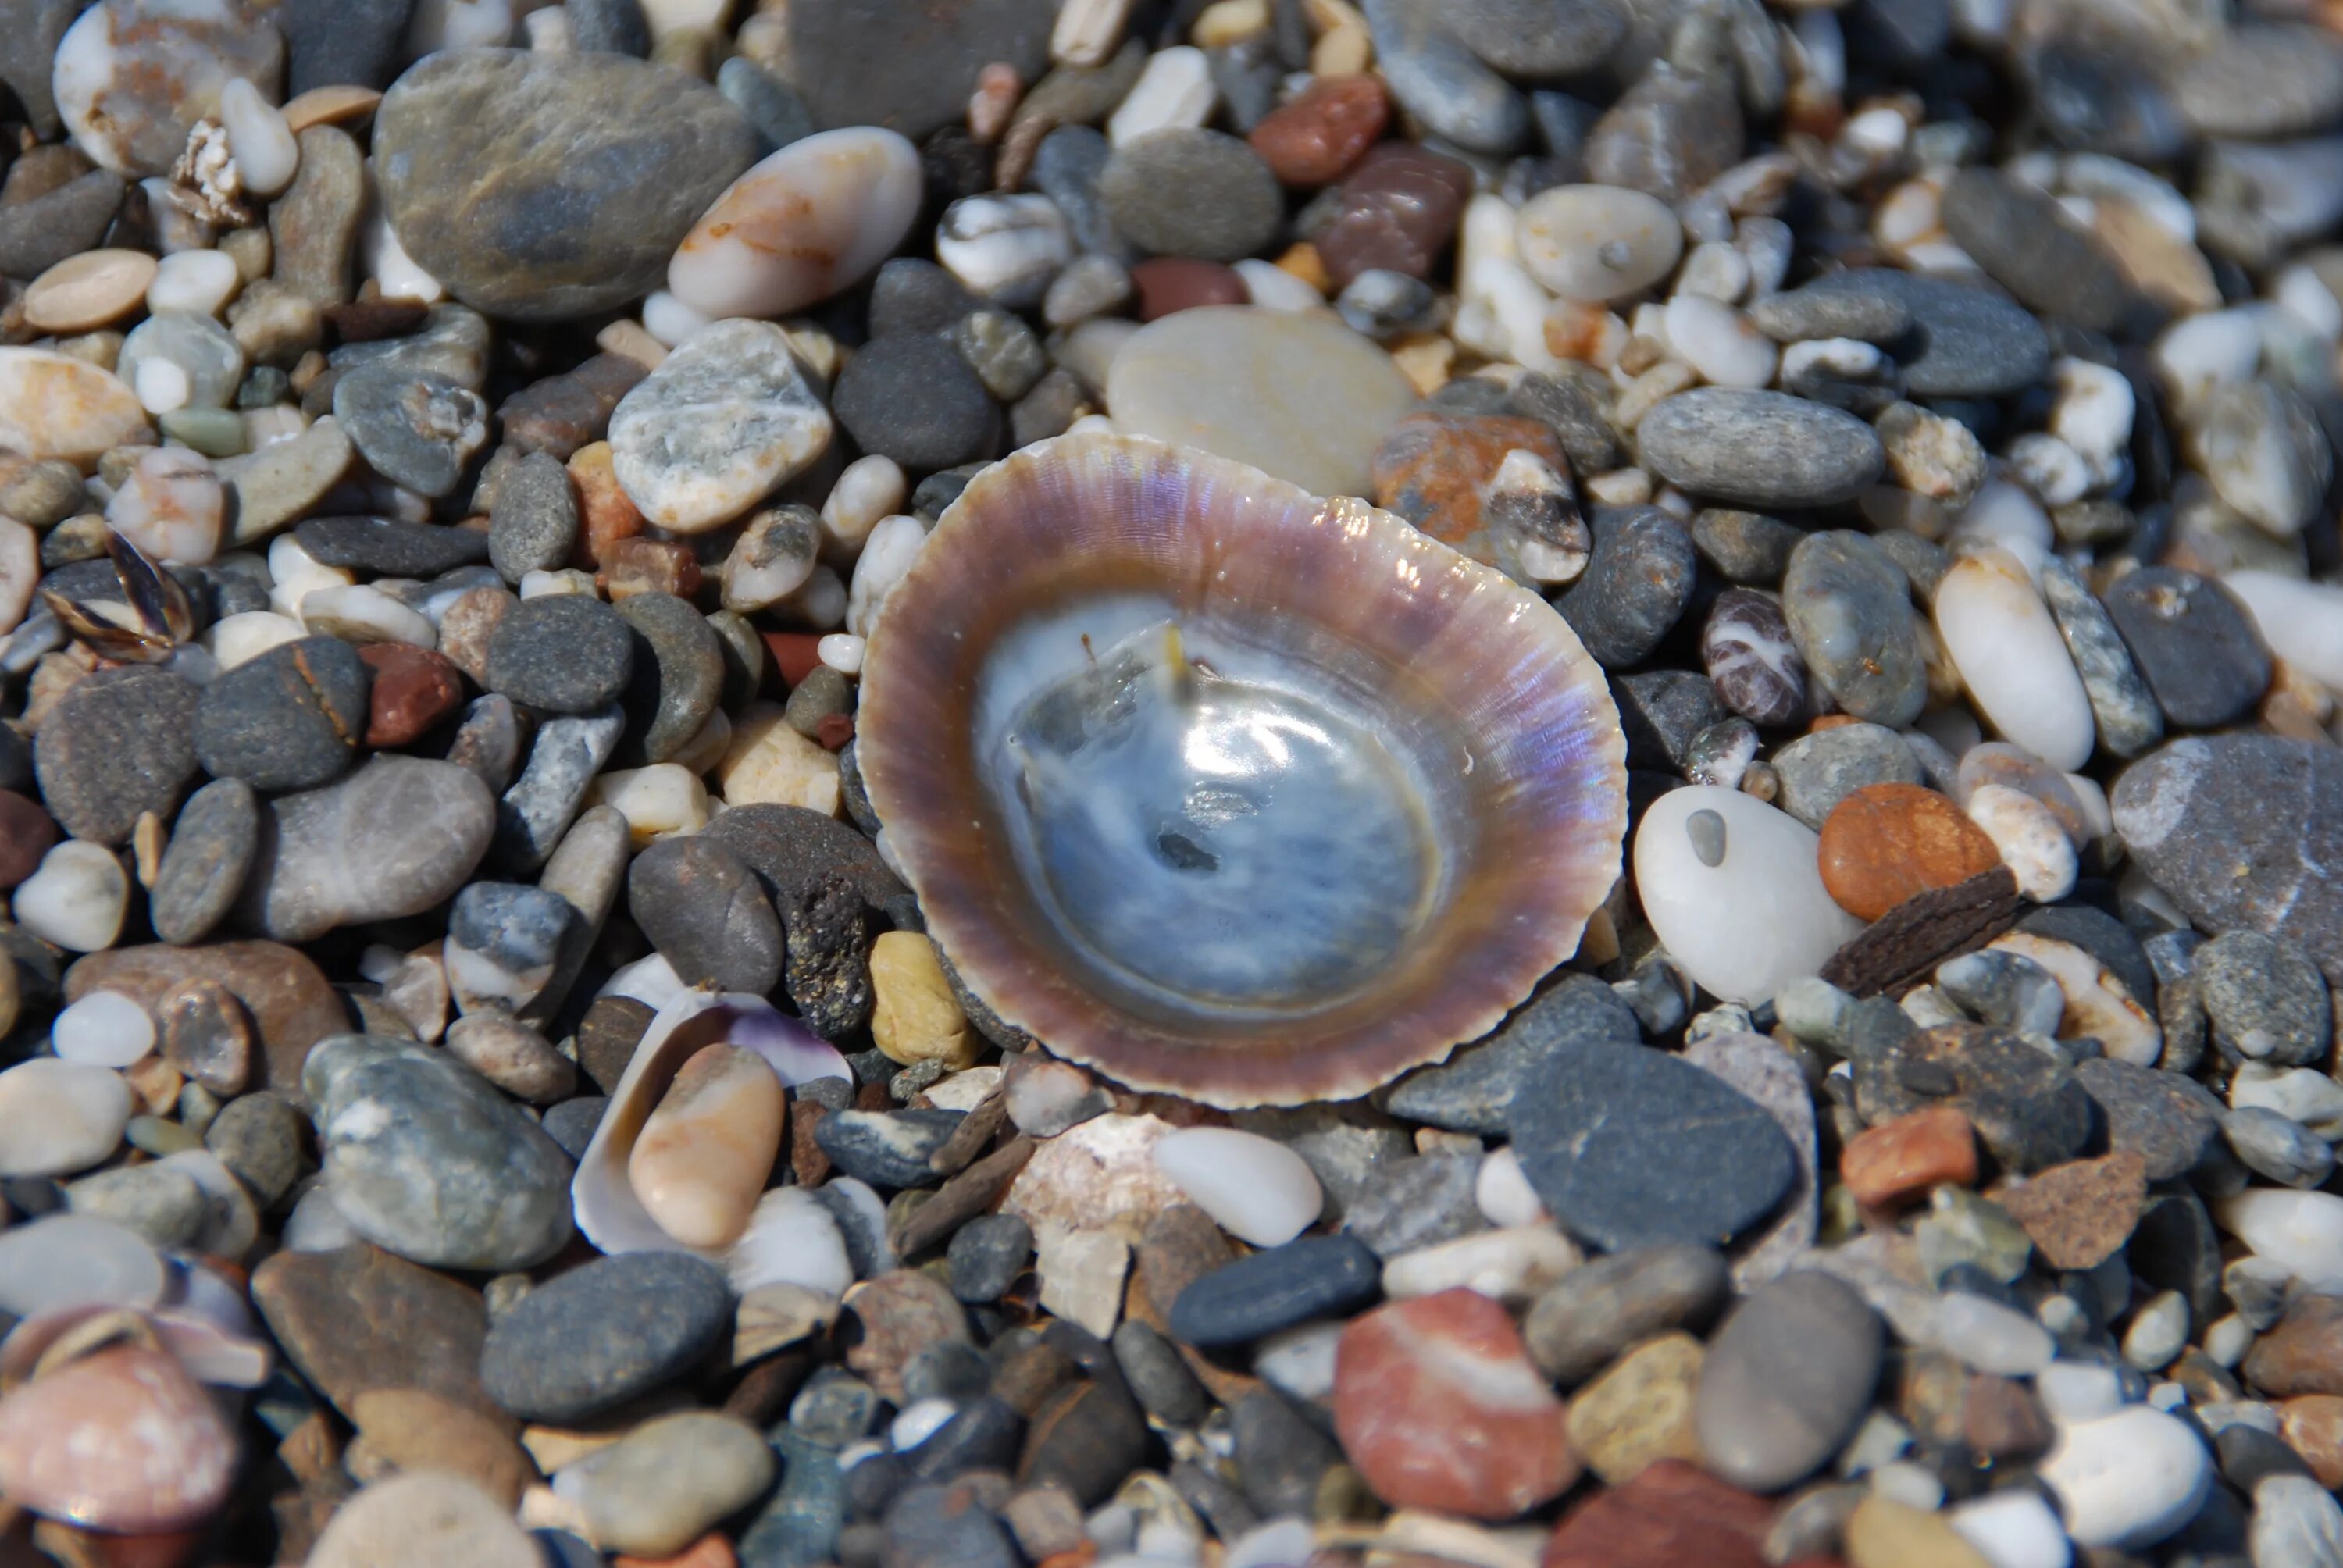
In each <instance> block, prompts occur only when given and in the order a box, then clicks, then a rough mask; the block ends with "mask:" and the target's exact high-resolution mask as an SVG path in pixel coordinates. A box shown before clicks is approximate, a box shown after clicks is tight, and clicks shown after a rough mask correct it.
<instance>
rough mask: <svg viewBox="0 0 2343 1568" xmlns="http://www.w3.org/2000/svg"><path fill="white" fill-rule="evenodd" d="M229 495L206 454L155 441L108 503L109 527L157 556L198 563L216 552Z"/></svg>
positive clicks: (172, 561) (174, 561) (171, 561)
mask: <svg viewBox="0 0 2343 1568" xmlns="http://www.w3.org/2000/svg"><path fill="white" fill-rule="evenodd" d="M225 517H226V492H225V491H224V490H223V489H222V488H221V487H220V482H219V478H218V477H217V476H216V475H215V474H214V473H213V472H212V466H211V464H210V463H208V462H206V460H205V459H204V457H203V456H202V454H200V453H197V452H190V451H188V450H186V448H184V447H156V448H155V449H154V450H152V451H150V452H148V453H147V454H146V455H145V456H144V457H140V458H139V459H138V465H137V467H135V468H133V469H131V471H130V474H129V477H127V478H126V479H124V480H123V482H122V484H121V486H120V487H119V488H117V489H116V491H115V492H114V498H113V499H112V500H111V501H108V502H107V503H106V527H108V528H112V529H113V530H114V531H115V532H116V533H117V534H120V535H121V536H122V537H123V538H126V539H128V540H129V541H130V542H131V543H132V544H134V545H136V546H137V547H138V548H140V549H141V550H143V551H145V552H146V555H147V556H149V557H151V558H154V559H155V560H157V561H161V562H165V563H167V564H173V565H186V566H200V565H202V564H203V563H204V562H206V561H208V560H210V559H211V558H212V557H213V556H214V555H216V553H218V550H219V546H220V527H221V523H222V522H223V520H224V518H225Z"/></svg>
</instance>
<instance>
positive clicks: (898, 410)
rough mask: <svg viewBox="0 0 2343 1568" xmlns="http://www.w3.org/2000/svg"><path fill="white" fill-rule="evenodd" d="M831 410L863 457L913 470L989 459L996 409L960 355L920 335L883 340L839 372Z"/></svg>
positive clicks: (998, 415)
mask: <svg viewBox="0 0 2343 1568" xmlns="http://www.w3.org/2000/svg"><path fill="white" fill-rule="evenodd" d="M831 407H832V410H833V411H834V412H835V413H836V415H837V416H838V421H839V423H840V424H841V425H843V426H845V427H846V431H847V434H849V435H850V436H851V437H854V440H855V442H856V444H857V445H858V446H860V447H861V448H862V449H863V450H864V451H865V452H875V453H878V454H880V456H882V457H891V458H893V459H894V460H895V461H896V462H898V463H900V464H901V465H903V467H906V468H909V469H910V470H912V471H913V472H915V473H927V472H930V471H932V470H934V469H937V468H949V467H953V466H955V465H956V464H960V463H966V462H970V461H973V460H975V459H977V458H980V457H986V456H988V455H990V452H991V450H992V447H993V443H994V442H995V441H996V440H997V439H998V438H999V436H1000V431H1001V408H1000V406H999V405H998V404H996V403H995V402H993V400H992V397H991V394H990V393H988V392H987V391H985V389H984V383H983V382H982V381H981V380H980V379H979V378H978V377H977V374H976V372H975V371H974V370H972V369H970V367H969V364H968V361H967V360H965V359H963V358H962V357H960V353H959V352H958V350H956V349H954V348H953V347H952V346H951V345H950V344H949V343H945V342H943V341H941V340H940V339H938V338H934V337H882V338H880V339H878V340H876V341H874V342H872V343H870V344H868V345H866V346H865V347H863V348H862V350H861V351H860V353H858V354H856V355H855V356H854V357H853V358H851V359H850V360H848V361H847V362H846V367H845V368H844V369H843V370H841V371H840V372H839V376H838V387H837V390H836V392H835V394H834V395H833V396H832V398H831Z"/></svg>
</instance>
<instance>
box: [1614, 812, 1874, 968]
mask: <svg viewBox="0 0 2343 1568" xmlns="http://www.w3.org/2000/svg"><path fill="white" fill-rule="evenodd" d="M1816 842H1817V840H1816V839H1815V833H1814V830H1813V829H1810V828H1808V827H1806V826H1805V824H1804V823H1802V822H1800V821H1798V820H1797V819H1795V818H1794V817H1791V816H1790V815H1789V814H1787V813H1786V812H1783V811H1778V810H1775V809H1774V808H1773V807H1771V806H1768V805H1766V804H1765V802H1764V801H1762V800H1759V799H1756V798H1755V796H1751V795H1745V794H1743V793H1742V792H1741V791H1739V790H1737V789H1719V788H1717V787H1715V786H1714V785H1698V786H1694V787H1693V788H1691V789H1671V790H1670V791H1668V792H1667V793H1666V794H1664V795H1663V796H1661V797H1660V798H1659V799H1657V800H1655V801H1654V802H1653V803H1652V805H1651V807H1650V809H1648V810H1646V811H1645V812H1644V820H1643V825H1642V826H1641V827H1640V828H1639V829H1637V830H1636V833H1635V852H1634V860H1635V886H1636V890H1637V891H1638V892H1639V893H1640V894H1641V895H1642V897H1643V900H1644V914H1645V915H1646V916H1647V917H1648V918H1649V919H1650V920H1651V922H1652V929H1653V930H1654V931H1656V932H1657V933H1658V934H1659V938H1660V941H1661V943H1662V945H1664V947H1665V948H1666V949H1667V950H1668V951H1669V952H1670V953H1671V954H1672V955H1674V958H1675V959H1676V960H1677V961H1678V962H1679V963H1681V964H1683V965H1684V969H1685V970H1686V972H1688V973H1689V974H1690V975H1691V976H1692V978H1693V979H1694V980H1695V981H1697V982H1698V983H1699V984H1700V985H1702V986H1703V987H1704V988H1706V989H1707V990H1710V991H1712V992H1714V993H1715V995H1717V996H1719V997H1722V998H1723V999H1724V1000H1726V1001H1737V1002H1740V1003H1742V1004H1744V1005H1745V1006H1750V1007H1754V1006H1755V1005H1756V1004H1757V1003H1759V1002H1762V1001H1764V1000H1766V999H1768V998H1769V997H1771V996H1772V995H1773V994H1774V993H1775V991H1776V990H1779V989H1781V987H1783V986H1784V985H1785V984H1787V983H1788V982H1789V981H1791V980H1799V979H1802V978H1804V977H1805V976H1807V975H1812V974H1815V973H1818V972H1820V970H1821V969H1822V966H1823V964H1824V962H1825V960H1828V959H1829V957H1830V956H1831V955H1832V954H1833V953H1835V952H1836V951H1838V950H1839V949H1840V948H1841V947H1843V946H1845V944H1846V943H1847V942H1848V941H1849V940H1852V939H1853V938H1854V937H1855V935H1856V934H1857V933H1858V932H1860V931H1861V930H1863V922H1862V921H1861V920H1856V919H1855V917H1854V916H1853V915H1850V914H1848V913H1847V912H1846V911H1845V910H1842V909H1840V908H1839V907H1838V905H1837V904H1836V903H1835V902H1834V901H1832V899H1831V896H1830V894H1828V893H1827V892H1825V891H1824V890H1823V880H1822V873H1821V872H1820V871H1819V870H1818V869H1816V865H1815V845H1816Z"/></svg>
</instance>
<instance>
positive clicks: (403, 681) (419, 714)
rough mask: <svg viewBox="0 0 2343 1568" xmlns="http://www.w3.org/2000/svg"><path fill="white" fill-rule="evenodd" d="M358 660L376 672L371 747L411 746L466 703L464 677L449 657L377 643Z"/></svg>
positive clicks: (369, 722)
mask: <svg viewBox="0 0 2343 1568" xmlns="http://www.w3.org/2000/svg"><path fill="white" fill-rule="evenodd" d="M358 658H361V659H363V660H365V661H366V664H367V668H369V669H371V670H373V671H374V687H373V690H372V693H371V695H370V696H369V697H368V699H367V732H366V743H367V745H368V746H371V747H375V748H377V749H381V748H385V747H399V746H411V745H413V744H414V743H415V742H416V741H417V740H420V739H422V738H423V737H424V736H425V735H426V734H427V733H428V732H429V731H430V730H431V729H432V727H433V726H435V725H437V723H438V722H439V721H440V720H441V719H445V718H447V716H448V715H449V714H451V713H453V712H455V711H456V709H458V708H459V707H460V706H462V704H463V701H464V677H463V674H462V672H461V671H460V670H458V668H457V667H456V663H455V661H454V660H453V659H451V658H448V657H447V655H445V654H441V653H434V652H432V651H431V650H430V649H429V648H410V647H408V646H407V644H405V643H397V642H377V643H372V644H369V645H368V646H367V647H365V648H360V649H358Z"/></svg>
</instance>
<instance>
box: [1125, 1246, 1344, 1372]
mask: <svg viewBox="0 0 2343 1568" xmlns="http://www.w3.org/2000/svg"><path fill="white" fill-rule="evenodd" d="M1381 1270H1382V1264H1381V1261H1379V1260H1378V1258H1377V1257H1376V1255H1375V1253H1374V1252H1373V1251H1371V1250H1369V1248H1368V1247H1367V1246H1366V1244H1365V1243H1364V1242H1363V1241H1360V1240H1359V1239H1358V1238H1357V1237H1355V1236H1304V1237H1302V1239H1301V1240H1300V1241H1288V1242H1286V1243H1285V1244H1284V1245H1283V1246H1282V1247H1269V1248H1265V1249H1263V1250H1262V1251H1258V1252H1252V1253H1249V1254H1247V1255H1246V1256H1244V1257H1242V1258H1239V1259H1237V1260H1236V1261H1233V1262H1230V1263H1224V1264H1222V1266H1221V1267H1219V1268H1217V1269H1215V1270H1213V1271H1212V1272H1211V1273H1209V1274H1206V1275H1204V1276H1203V1277H1202V1278H1201V1279H1199V1280H1197V1281H1195V1282H1193V1283H1192V1284H1191V1285H1189V1286H1188V1288H1187V1289H1185V1290H1183V1291H1182V1292H1180V1294H1179V1296H1178V1298H1177V1299H1175V1300H1174V1301H1173V1302H1172V1307H1171V1312H1170V1316H1169V1318H1168V1319H1167V1326H1168V1327H1169V1328H1170V1330H1171V1332H1172V1338H1173V1339H1176V1340H1179V1341H1181V1342H1182V1343H1185V1344H1191V1345H1194V1346H1196V1347H1198V1348H1199V1349H1206V1350H1209V1349H1212V1348H1215V1347H1219V1346H1223V1345H1242V1344H1251V1343H1252V1342H1254V1341H1256V1340H1261V1339H1266V1338H1267V1337H1268V1336H1269V1335H1271V1334H1273V1333H1275V1332H1278V1331H1279V1330H1280V1329H1289V1328H1292V1326H1293V1325H1294V1324H1296V1323H1302V1322H1309V1321H1310V1320H1311V1319H1312V1318H1319V1317H1324V1316H1327V1315H1329V1314H1332V1313H1338V1312H1344V1311H1347V1310H1348V1309H1350V1308H1353V1307H1356V1306H1360V1305H1363V1303H1365V1302H1369V1301H1372V1300H1373V1298H1374V1296H1375V1293H1376V1291H1377V1288H1378V1281H1379V1280H1380V1278H1381Z"/></svg>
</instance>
